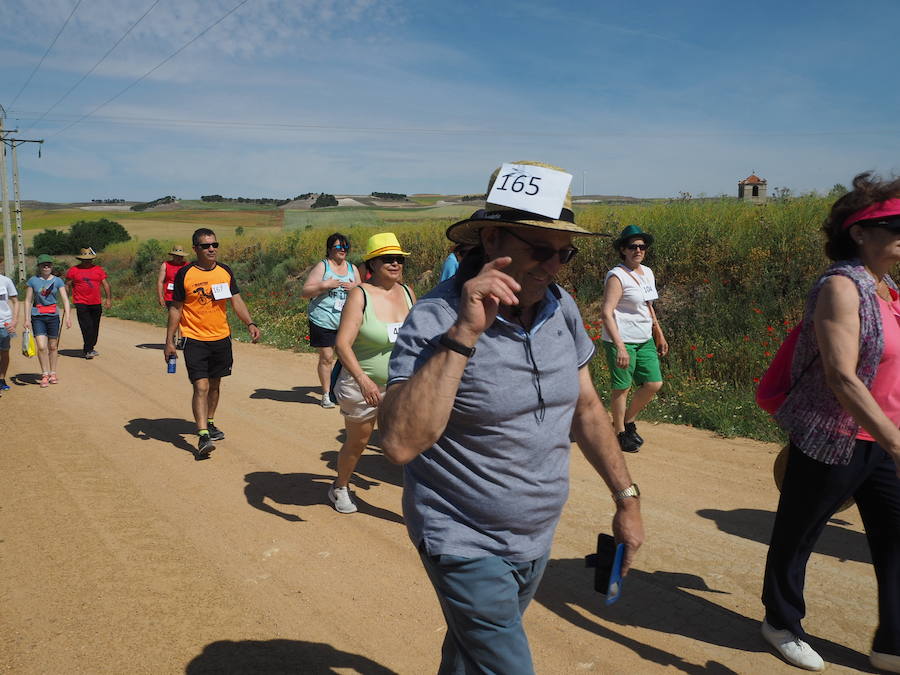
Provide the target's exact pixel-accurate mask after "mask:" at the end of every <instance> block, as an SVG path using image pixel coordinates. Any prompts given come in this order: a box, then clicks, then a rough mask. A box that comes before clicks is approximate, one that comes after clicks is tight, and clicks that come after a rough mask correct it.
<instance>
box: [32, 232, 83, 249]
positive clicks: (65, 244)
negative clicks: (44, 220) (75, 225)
mask: <svg viewBox="0 0 900 675" xmlns="http://www.w3.org/2000/svg"><path fill="white" fill-rule="evenodd" d="M71 248H72V246H71V240H70V239H69V233H68V232H63V231H62V230H44V231H43V232H41V233H40V234H36V235H34V241H33V242H32V244H31V248H29V249H28V255H40V254H41V253H46V254H48V255H60V254H63V253H70V252H71Z"/></svg>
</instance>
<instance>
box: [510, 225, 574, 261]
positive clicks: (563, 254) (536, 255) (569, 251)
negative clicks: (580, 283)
mask: <svg viewBox="0 0 900 675" xmlns="http://www.w3.org/2000/svg"><path fill="white" fill-rule="evenodd" d="M504 231H505V232H506V233H507V234H511V235H512V236H514V237H515V238H516V239H518V240H519V241H521V242H523V243H525V244H528V246H530V247H531V259H532V260H537V261H538V262H547V261H548V260H550V258H552V257H553V256H555V255H558V256H559V262H560V264H562V265H565V264H566V263H567V262H569V261H571V260H572V258H574V257H575V254H576V253H578V249H577V248H575V247H574V246H566V247H565V248H561V249H559V250H557V249H555V248H551V247H550V246H545V245H544V244H533V243H531V242H530V241H528V240H527V239H525V238H523V237H520V236H519V235H517V234H516V233H515V232H513V231H512V230H504Z"/></svg>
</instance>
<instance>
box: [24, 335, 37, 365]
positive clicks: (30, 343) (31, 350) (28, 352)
mask: <svg viewBox="0 0 900 675" xmlns="http://www.w3.org/2000/svg"><path fill="white" fill-rule="evenodd" d="M35 354H37V346H36V345H35V344H34V335H32V333H31V331H30V330H29V329H27V328H26V329H25V330H23V331H22V356H27V357H29V358H31V357H32V356H34V355H35Z"/></svg>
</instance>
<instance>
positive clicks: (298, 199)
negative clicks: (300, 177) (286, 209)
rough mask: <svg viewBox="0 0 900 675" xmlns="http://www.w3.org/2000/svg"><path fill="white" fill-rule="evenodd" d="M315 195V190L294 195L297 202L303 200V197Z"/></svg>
mask: <svg viewBox="0 0 900 675" xmlns="http://www.w3.org/2000/svg"><path fill="white" fill-rule="evenodd" d="M315 196H316V193H315V192H304V193H303V194H302V195H297V196H296V197H294V199H296V200H297V201H298V202H300V201H303V200H304V199H312V198H313V197H315Z"/></svg>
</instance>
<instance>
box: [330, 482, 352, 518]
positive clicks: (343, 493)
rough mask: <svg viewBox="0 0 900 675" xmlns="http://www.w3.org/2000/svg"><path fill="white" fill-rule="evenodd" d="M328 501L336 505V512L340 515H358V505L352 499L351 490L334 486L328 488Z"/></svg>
mask: <svg viewBox="0 0 900 675" xmlns="http://www.w3.org/2000/svg"><path fill="white" fill-rule="evenodd" d="M328 499H330V500H331V503H332V504H334V510H335V511H337V512H338V513H356V504H354V503H353V500H352V499H350V490H349V488H345V487H342V488H339V487H335V486H334V485H332V486H331V487H330V488H328Z"/></svg>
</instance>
